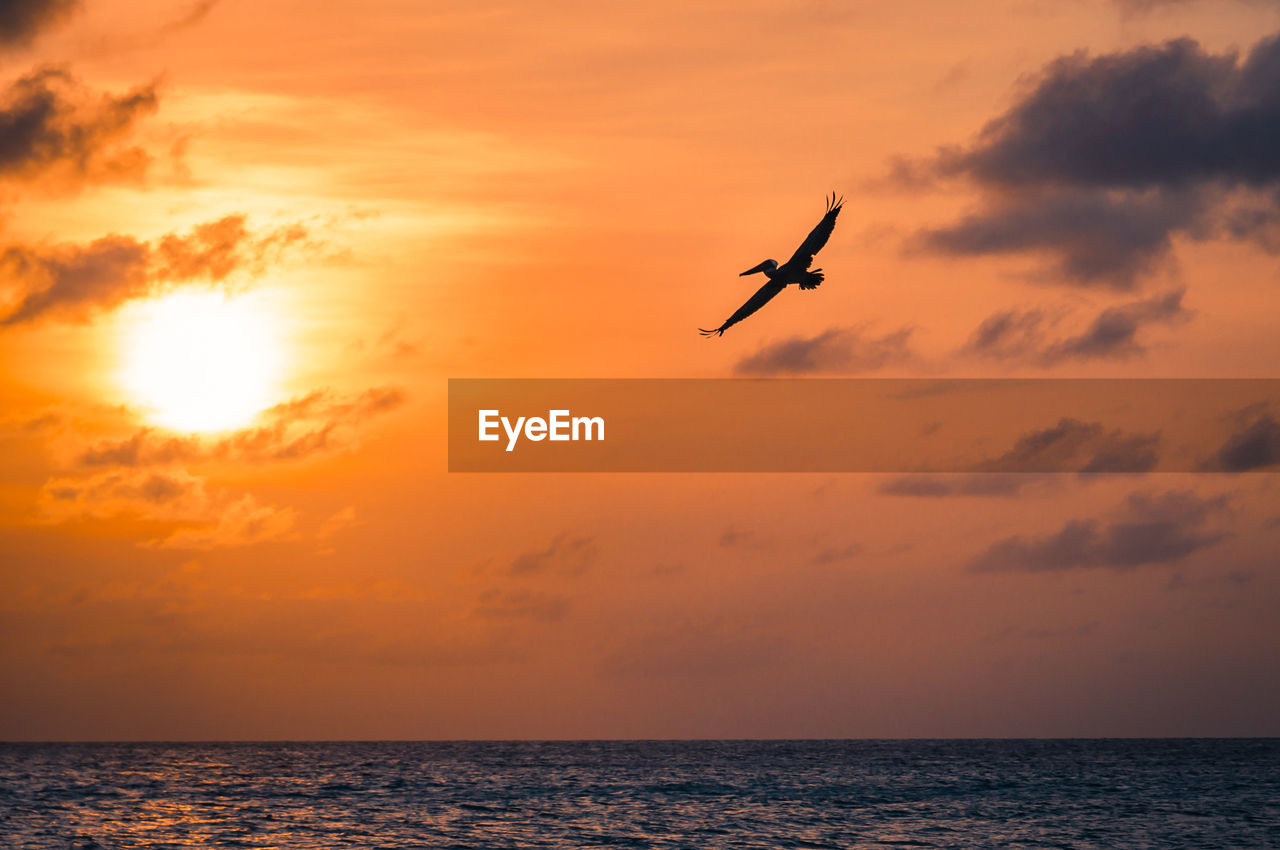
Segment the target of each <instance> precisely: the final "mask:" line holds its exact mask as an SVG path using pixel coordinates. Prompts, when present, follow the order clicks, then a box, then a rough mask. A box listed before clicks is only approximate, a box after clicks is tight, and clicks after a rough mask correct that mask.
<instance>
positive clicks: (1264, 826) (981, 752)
mask: <svg viewBox="0 0 1280 850" xmlns="http://www.w3.org/2000/svg"><path fill="white" fill-rule="evenodd" d="M0 847H4V848H59V850H66V848H84V850H90V848H91V849H92V850H99V848H111V849H112V850H114V848H132V847H149V848H161V847H165V848H168V847H173V848H181V847H216V848H240V847H252V848H264V850H265V848H347V847H351V848H415V847H452V848H473V847H474V848H500V847H554V848H585V847H655V848H668V847H671V848H674V847H681V848H706V847H714V848H720V847H723V848H755V847H761V848H766V847H767V848H792V847H806V848H812V847H858V848H860V847H868V848H872V847H1011V848H1015V847H1016V848H1024V847H1025V848H1032V847H1034V848H1044V847H1062V848H1084V847H1106V848H1177V847H1187V848H1198V849H1199V850H1204V848H1254V847H1280V739H1225V740H1208V739H1187V740H1174V739H1157V740H1112V739H1108V740H910V741H857V740H854V741H844V740H840V741H616V742H610V741H581V742H563V741H553V742H352V743H96V744H83V743H76V744H34V743H31V744H27V743H23V744H4V745H0Z"/></svg>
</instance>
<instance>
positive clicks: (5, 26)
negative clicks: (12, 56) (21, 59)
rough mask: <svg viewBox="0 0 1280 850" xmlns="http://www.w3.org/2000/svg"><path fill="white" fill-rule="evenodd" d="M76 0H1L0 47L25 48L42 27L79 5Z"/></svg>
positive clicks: (59, 18) (69, 12) (66, 14)
mask: <svg viewBox="0 0 1280 850" xmlns="http://www.w3.org/2000/svg"><path fill="white" fill-rule="evenodd" d="M79 5H80V3H79V0H4V2H3V3H0V47H6V48H12V47H25V46H26V45H28V44H30V43H31V42H32V41H33V40H34V39H35V37H36V35H37V34H38V33H39V32H40V31H41V30H43V29H45V28H47V27H49V26H52V25H53V24H55V23H58V22H59V21H61V20H62V19H63V18H65V17H67V16H68V15H70V14H71V12H73V11H75V10H76V9H77V8H78V7H79Z"/></svg>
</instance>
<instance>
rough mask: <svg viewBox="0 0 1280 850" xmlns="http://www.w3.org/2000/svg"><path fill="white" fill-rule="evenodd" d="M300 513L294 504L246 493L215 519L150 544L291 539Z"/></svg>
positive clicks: (208, 545) (225, 544)
mask: <svg viewBox="0 0 1280 850" xmlns="http://www.w3.org/2000/svg"><path fill="white" fill-rule="evenodd" d="M297 516H298V515H297V512H296V511H295V510H294V509H293V508H281V507H278V506H276V505H260V504H258V501H257V500H256V499H255V498H254V497H253V496H251V495H245V496H244V497H242V498H241V499H239V500H237V501H235V502H232V503H231V504H229V505H227V506H226V507H224V508H223V509H222V510H220V511H219V512H218V518H217V520H216V521H215V522H212V523H209V524H207V525H202V526H198V527H195V528H181V529H178V530H177V531H175V532H173V534H170V535H169V536H168V537H166V538H164V539H162V540H159V541H153V542H152V543H151V544H149V545H151V546H153V547H155V548H158V549H220V548H229V547H233V546H252V545H254V544H258V543H267V542H271V541H280V540H290V539H294V538H295V537H296V536H297V535H296V534H295V533H294V524H295V522H296V520H297Z"/></svg>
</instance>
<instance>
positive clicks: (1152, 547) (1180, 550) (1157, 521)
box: [966, 492, 1227, 573]
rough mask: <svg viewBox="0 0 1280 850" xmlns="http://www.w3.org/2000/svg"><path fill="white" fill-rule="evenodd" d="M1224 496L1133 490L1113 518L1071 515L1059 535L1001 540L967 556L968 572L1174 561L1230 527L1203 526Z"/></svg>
mask: <svg viewBox="0 0 1280 850" xmlns="http://www.w3.org/2000/svg"><path fill="white" fill-rule="evenodd" d="M1225 506H1226V498H1225V497H1217V498H1213V499H1202V498H1200V497H1199V496H1197V495H1195V494H1194V493H1190V492H1168V493H1164V494H1161V495H1159V496H1152V495H1148V494H1145V493H1134V494H1132V495H1130V496H1129V498H1128V500H1126V502H1125V504H1124V506H1123V508H1122V510H1121V511H1120V512H1119V514H1120V515H1119V517H1118V518H1117V519H1115V520H1112V521H1110V522H1103V521H1099V520H1096V519H1075V520H1070V521H1069V522H1067V523H1066V525H1064V526H1063V527H1062V529H1061V530H1060V531H1058V532H1057V533H1055V534H1050V535H1046V536H1044V537H1033V538H1025V537H1022V536H1021V535H1017V536H1014V537H1008V538H1005V539H1004V540H1001V541H999V542H997V543H995V544H993V545H991V546H990V547H988V548H987V549H986V550H985V551H984V552H982V553H980V554H979V555H977V556H976V557H974V558H973V559H971V560H970V561H969V563H968V564H967V565H966V569H967V570H968V571H969V572H975V573H980V572H1028V573H1036V572H1059V571H1063V570H1072V569H1081V568H1106V569H1113V570H1127V569H1133V568H1134V567H1139V566H1143V565H1145V564H1172V563H1176V562H1178V561H1181V560H1182V559H1183V558H1185V557H1187V556H1188V555H1190V554H1192V553H1193V552H1197V551H1199V550H1201V549H1206V548H1208V547H1210V546H1213V545H1215V544H1216V543H1218V542H1219V541H1221V540H1222V539H1224V538H1225V537H1226V536H1227V535H1226V532H1223V531H1216V530H1210V529H1208V528H1206V527H1205V526H1206V525H1207V523H1208V520H1209V518H1210V517H1211V515H1213V514H1214V513H1216V512H1218V511H1221V510H1223V509H1224V508H1225Z"/></svg>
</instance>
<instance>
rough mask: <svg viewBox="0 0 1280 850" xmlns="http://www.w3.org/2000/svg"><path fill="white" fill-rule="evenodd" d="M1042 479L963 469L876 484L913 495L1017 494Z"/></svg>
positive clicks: (893, 493) (896, 493)
mask: <svg viewBox="0 0 1280 850" xmlns="http://www.w3.org/2000/svg"><path fill="white" fill-rule="evenodd" d="M1043 479H1044V476H1043V475H1032V474H1003V475H1002V474H999V473H966V474H951V475H903V476H899V477H897V478H893V479H890V480H889V481H886V482H885V483H884V484H881V485H880V487H879V490H878V491H879V492H880V493H883V494H885V495H887V496H914V497H922V498H931V499H941V498H945V497H948V496H995V497H1001V498H1009V497H1012V496H1017V495H1018V494H1019V493H1021V492H1022V489H1023V488H1024V487H1026V486H1027V485H1029V484H1032V483H1034V482H1037V481H1041V480H1043Z"/></svg>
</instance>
